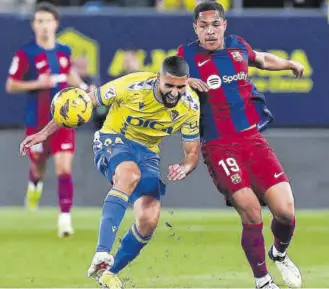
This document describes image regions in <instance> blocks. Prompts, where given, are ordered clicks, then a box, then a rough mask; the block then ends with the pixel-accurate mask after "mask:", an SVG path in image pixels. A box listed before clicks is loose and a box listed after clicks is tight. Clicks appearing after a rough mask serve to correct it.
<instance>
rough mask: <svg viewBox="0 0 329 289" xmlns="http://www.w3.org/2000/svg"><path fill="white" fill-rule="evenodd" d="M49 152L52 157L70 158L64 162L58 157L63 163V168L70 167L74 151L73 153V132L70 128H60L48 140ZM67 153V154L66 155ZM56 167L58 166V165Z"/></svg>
mask: <svg viewBox="0 0 329 289" xmlns="http://www.w3.org/2000/svg"><path fill="white" fill-rule="evenodd" d="M49 147H50V152H51V154H52V155H53V156H55V155H62V156H70V157H69V158H68V159H67V160H66V161H65V159H64V158H63V157H58V158H60V159H61V161H63V162H65V163H63V166H65V167H67V166H69V165H71V163H72V160H73V156H74V151H75V132H74V130H73V129H71V128H64V127H62V128H60V129H59V130H57V131H56V132H55V133H54V134H53V135H52V136H51V137H50V139H49ZM67 153H69V154H67ZM58 166H60V164H59V163H58Z"/></svg>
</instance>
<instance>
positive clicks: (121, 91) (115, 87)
mask: <svg viewBox="0 0 329 289" xmlns="http://www.w3.org/2000/svg"><path fill="white" fill-rule="evenodd" d="M126 91H127V90H126V84H125V77H121V78H118V79H115V80H113V81H110V82H108V83H106V84H104V85H102V86H101V87H98V88H97V91H96V100H97V102H98V104H99V105H103V106H109V105H111V104H113V103H115V102H122V101H124V99H125V97H126Z"/></svg>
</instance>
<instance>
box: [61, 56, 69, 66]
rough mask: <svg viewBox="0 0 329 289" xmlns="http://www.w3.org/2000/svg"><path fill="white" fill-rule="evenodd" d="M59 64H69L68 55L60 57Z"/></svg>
mask: <svg viewBox="0 0 329 289" xmlns="http://www.w3.org/2000/svg"><path fill="white" fill-rule="evenodd" d="M59 65H60V66H61V67H63V68H65V67H67V66H68V65H69V61H68V60H67V58H66V57H60V58H59Z"/></svg>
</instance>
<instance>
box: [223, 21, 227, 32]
mask: <svg viewBox="0 0 329 289" xmlns="http://www.w3.org/2000/svg"><path fill="white" fill-rule="evenodd" d="M223 25H224V31H225V30H226V27H227V20H224V23H223Z"/></svg>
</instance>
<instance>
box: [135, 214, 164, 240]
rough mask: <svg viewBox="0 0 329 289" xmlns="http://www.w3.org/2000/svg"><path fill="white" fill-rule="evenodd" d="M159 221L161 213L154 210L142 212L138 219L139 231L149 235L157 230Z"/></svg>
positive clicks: (145, 235)
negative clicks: (152, 211)
mask: <svg viewBox="0 0 329 289" xmlns="http://www.w3.org/2000/svg"><path fill="white" fill-rule="evenodd" d="M158 221H159V214H158V213H157V212H154V213H153V214H152V213H151V214H150V213H149V212H145V213H142V214H140V216H139V217H138V219H137V228H138V231H139V233H140V234H141V235H142V236H143V237H148V236H151V235H152V234H153V232H154V231H155V229H156V227H157V225H158Z"/></svg>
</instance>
